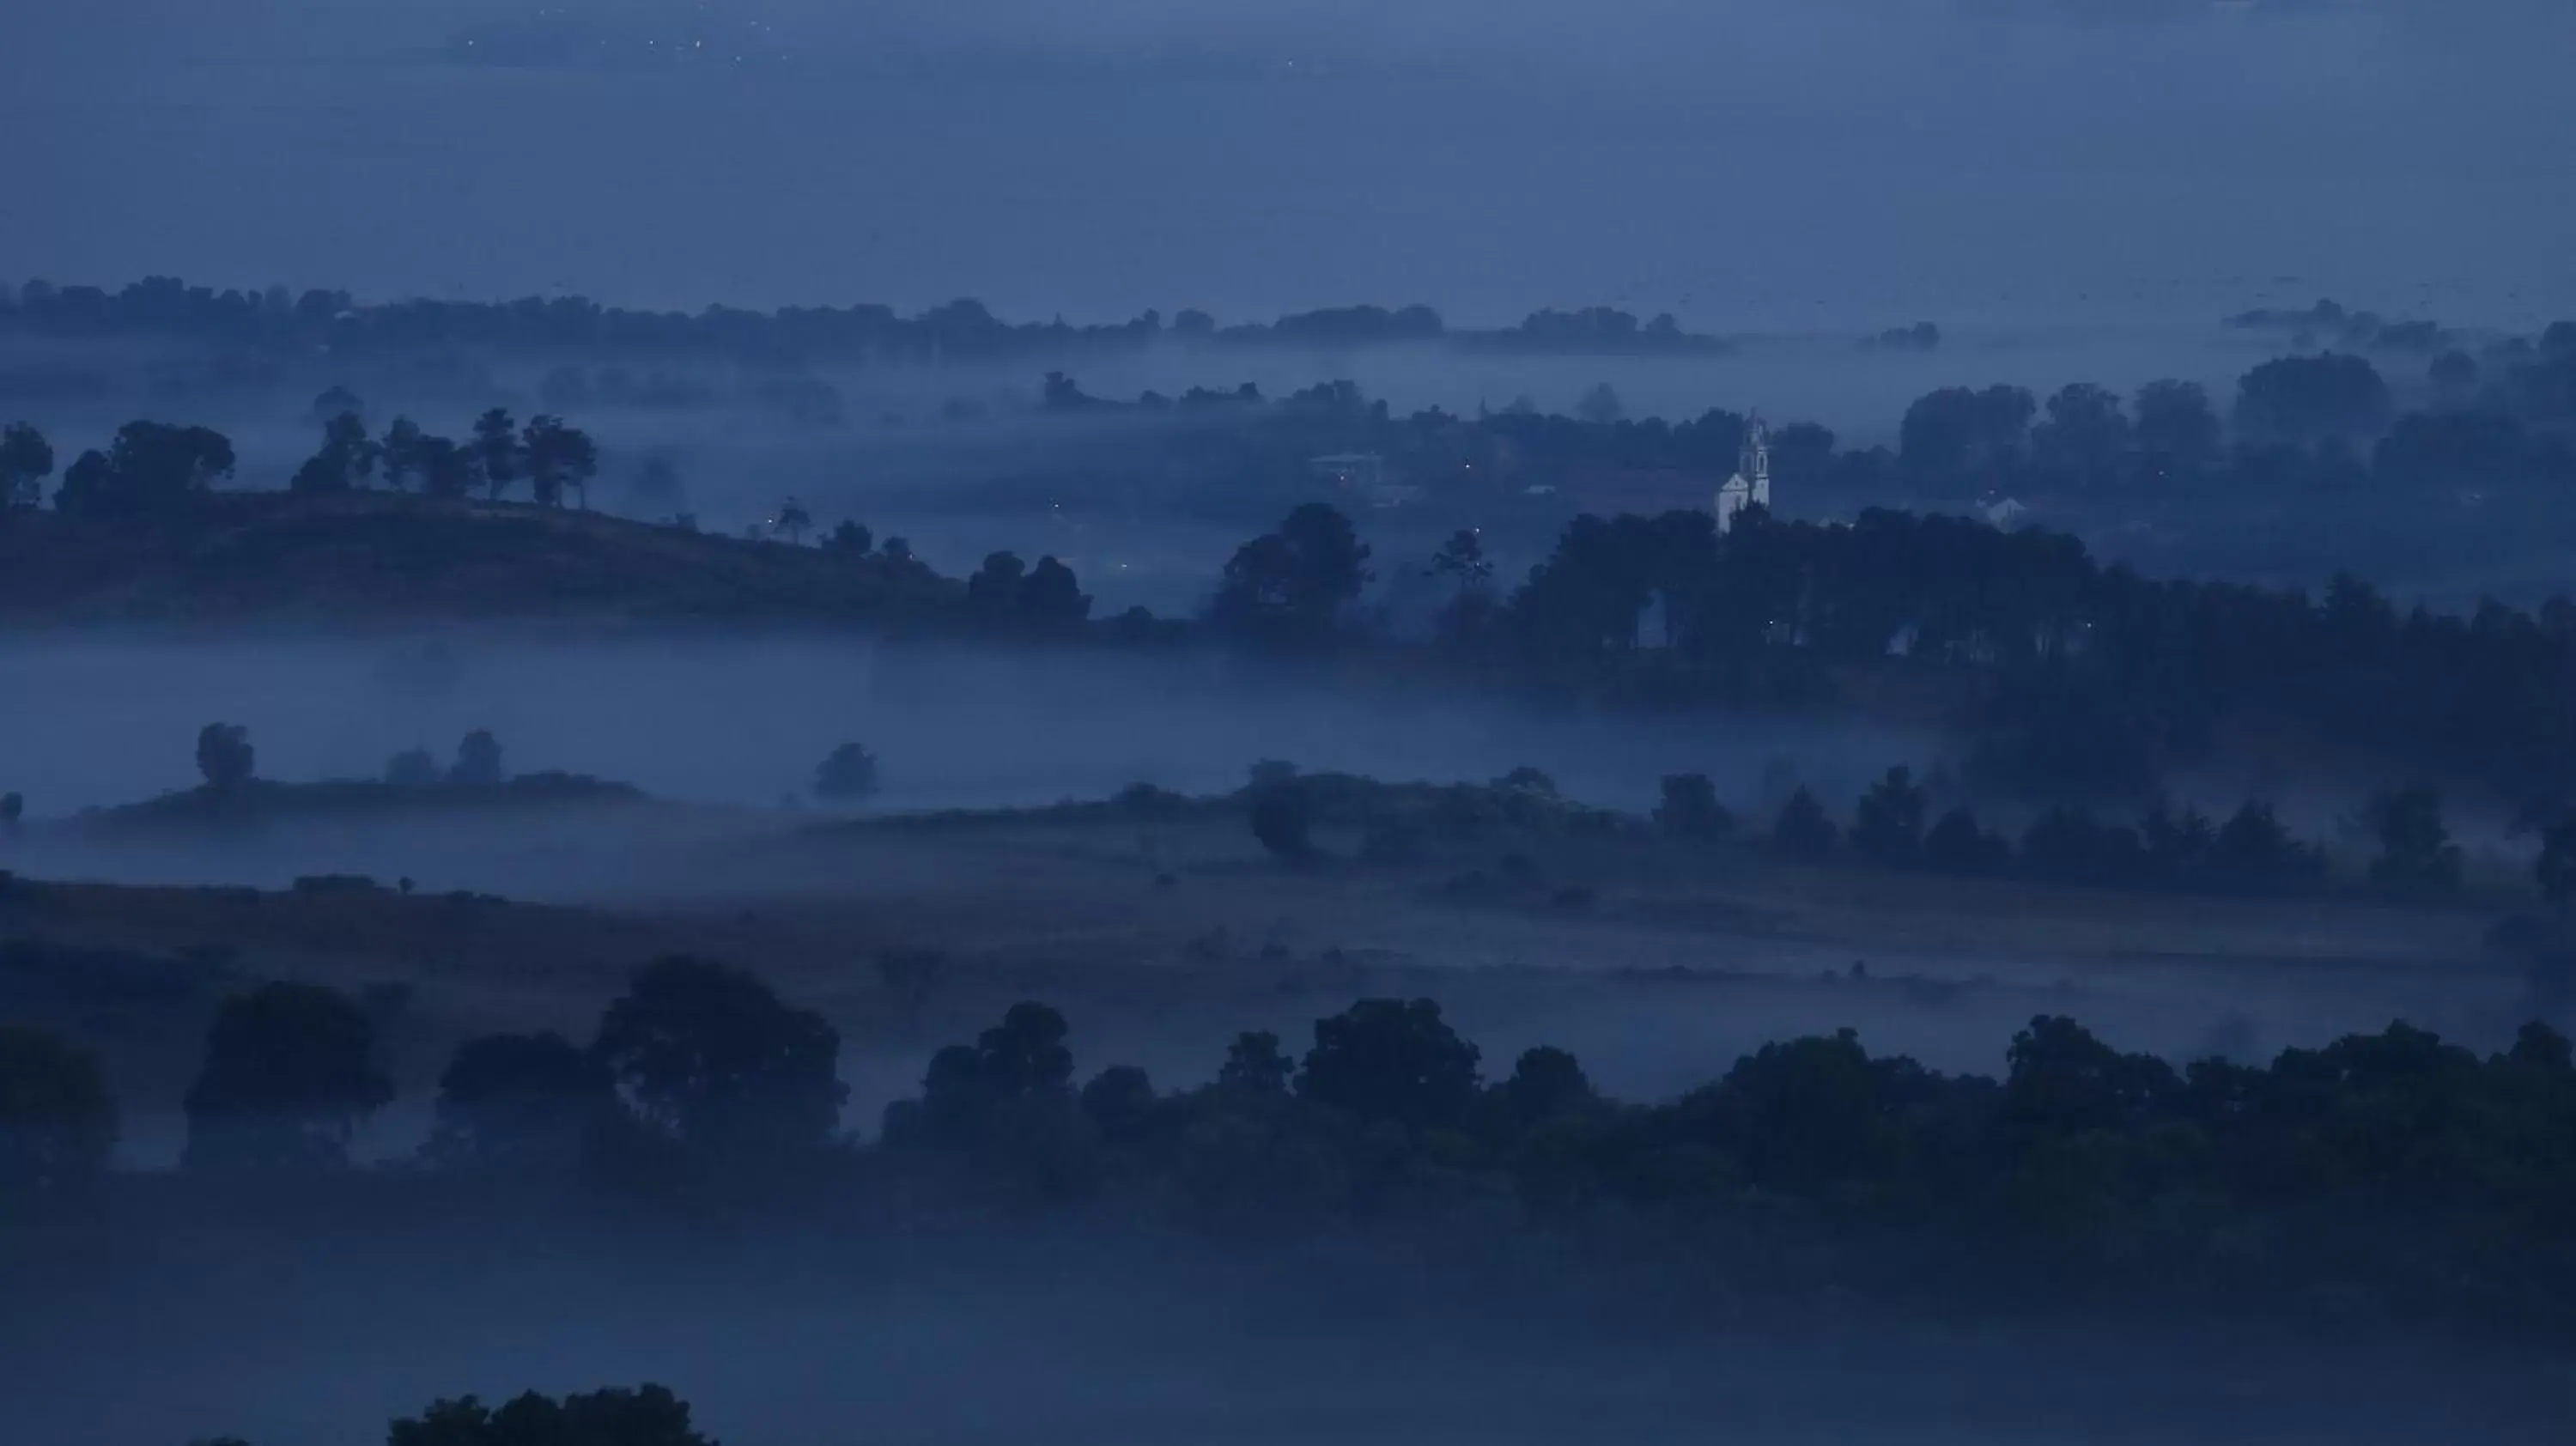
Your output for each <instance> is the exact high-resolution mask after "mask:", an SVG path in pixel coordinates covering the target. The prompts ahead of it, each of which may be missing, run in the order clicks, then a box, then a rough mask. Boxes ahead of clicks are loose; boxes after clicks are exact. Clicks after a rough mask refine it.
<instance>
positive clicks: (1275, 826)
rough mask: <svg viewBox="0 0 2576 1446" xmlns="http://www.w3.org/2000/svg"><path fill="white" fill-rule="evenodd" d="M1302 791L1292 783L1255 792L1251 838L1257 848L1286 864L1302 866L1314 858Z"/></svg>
mask: <svg viewBox="0 0 2576 1446" xmlns="http://www.w3.org/2000/svg"><path fill="white" fill-rule="evenodd" d="M1308 828H1309V823H1308V818H1307V808H1306V791H1305V790H1304V789H1303V788H1300V787H1298V786H1297V785H1296V784H1294V783H1287V784H1281V785H1275V786H1272V787H1268V788H1263V789H1259V790H1257V791H1256V792H1255V794H1254V796H1253V800H1252V836H1253V837H1254V838H1257V839H1259V840H1261V846H1262V847H1263V848H1265V849H1268V850H1270V852H1271V853H1272V854H1273V855H1275V856H1277V857H1278V858H1280V859H1282V860H1285V861H1286V862H1288V863H1292V864H1294V863H1306V862H1309V861H1310V860H1312V859H1313V858H1314V857H1315V844H1314V841H1313V840H1312V839H1311V838H1309V837H1308Z"/></svg>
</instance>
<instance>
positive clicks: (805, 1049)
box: [591, 955, 849, 1159]
mask: <svg viewBox="0 0 2576 1446" xmlns="http://www.w3.org/2000/svg"><path fill="white" fill-rule="evenodd" d="M591 1053H592V1054H593V1056H594V1057H595V1058H597V1060H598V1061H599V1062H600V1064H602V1065H603V1066H605V1067H606V1068H607V1070H608V1072H609V1074H610V1075H611V1076H612V1077H613V1078H614V1079H615V1080H616V1082H617V1085H618V1087H619V1089H620V1090H621V1091H622V1092H623V1093H624V1094H625V1096H626V1098H627V1099H628V1100H629V1101H630V1102H631V1103H632V1104H633V1105H634V1107H635V1109H636V1111H637V1113H638V1114H639V1115H640V1116H641V1117H642V1118H643V1119H644V1120H646V1121H647V1122H649V1123H650V1124H652V1125H653V1126H655V1127H656V1128H658V1129H659V1130H661V1131H662V1132H663V1133H664V1134H666V1135H667V1136H669V1137H670V1138H672V1139H674V1140H676V1141H679V1142H681V1143H683V1144H685V1145H687V1146H689V1147H690V1148H691V1149H693V1150H699V1151H707V1152H712V1153H715V1154H719V1155H722V1156H726V1157H728V1158H744V1159H751V1158H781V1157H786V1156H792V1155H794V1154H797V1153H800V1152H804V1151H811V1150H815V1149H819V1148H821V1147H823V1146H825V1145H827V1144H829V1143H831V1141H832V1139H833V1137H834V1135H835V1133H836V1132H837V1130H838V1129H839V1126H840V1116H841V1102H842V1100H843V1099H844V1098H846V1097H847V1095H848V1093H849V1091H848V1089H847V1088H846V1087H845V1086H843V1085H842V1083H841V1081H840V1078H839V1076H838V1075H837V1074H836V1073H835V1070H836V1067H837V1063H838V1061H839V1058H840V1053H841V1036H840V1034H839V1033H838V1032H837V1031H836V1030H834V1029H833V1028H832V1026H831V1025H830V1024H829V1023H827V1022H826V1021H825V1020H824V1019H823V1017H822V1016H821V1015H819V1014H815V1013H813V1012H811V1011H809V1010H803V1009H796V1008H793V1007H791V1006H789V1005H787V1004H785V1003H782V1002H781V1001H780V1000H779V998H778V996H777V995H775V994H773V993H771V992H770V990H769V987H768V986H767V985H765V984H763V983H761V982H760V981H759V980H758V979H756V978H754V977H753V976H752V975H750V974H748V973H745V972H744V971H742V970H739V969H732V968H727V967H725V966H723V965H720V964H712V963H708V962H706V961H704V960H699V959H692V958H688V957H686V956H681V955H673V956H670V957H667V958H663V959H657V960H655V961H654V962H653V963H651V964H647V965H645V966H644V967H643V968H642V969H641V970H639V971H637V973H636V975H635V978H634V981H633V983H632V984H631V985H629V987H628V989H627V991H626V993H625V994H624V995H622V996H620V997H619V998H618V999H617V1000H616V1002H614V1003H612V1004H610V1005H609V1007H608V1012H607V1014H606V1015H605V1016H603V1017H602V1018H601V1019H600V1022H599V1037H598V1039H597V1040H596V1041H594V1042H593V1044H592V1046H591Z"/></svg>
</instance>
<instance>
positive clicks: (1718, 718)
mask: <svg viewBox="0 0 2576 1446" xmlns="http://www.w3.org/2000/svg"><path fill="white" fill-rule="evenodd" d="M0 695H6V696H10V697H13V698H18V699H23V700H30V701H31V702H35V703H36V704H37V706H28V707H17V708H12V709H9V710H7V711H6V713H5V714H0V757H5V758H7V759H8V760H9V764H10V767H11V768H12V770H13V771H14V774H15V778H14V779H13V781H12V783H11V785H10V786H11V787H13V788H16V789H19V790H20V791H22V792H25V793H26V794H27V796H28V800H29V805H28V806H29V810H30V813H31V815H35V816H43V815H59V814H67V813H71V812H73V811H76V810H78V809H81V808H84V807H93V806H102V805H108V804H114V803H121V802H131V801H134V800H136V799H139V798H144V797H149V796H151V795H152V794H154V793H157V792H161V791H164V790H167V789H173V788H182V787H194V786H195V785H196V783H197V782H198V778H197V773H196V765H195V762H194V757H193V753H192V750H193V748H194V746H195V739H196V734H197V730H198V729H199V728H200V727H202V726H203V725H205V724H206V723H209V722H216V721H222V722H231V723H239V724H242V725H244V726H246V727H248V728H249V730H250V734H251V739H252V742H253V745H254V746H255V747H256V748H258V750H259V767H260V772H261V774H262V775H263V776H265V777H270V778H278V779H287V780H300V779H317V778H352V777H356V778H373V777H377V776H380V775H381V774H382V772H383V770H384V766H385V761H386V760H387V759H388V758H389V757H391V756H392V755H393V754H395V753H397V752H400V751H402V750H403V749H406V748H411V747H415V746H426V747H428V748H430V749H431V750H432V751H433V752H434V753H436V754H438V755H439V756H440V757H441V758H442V759H443V758H445V757H446V756H447V755H449V754H450V753H452V751H453V750H454V747H455V744H456V740H457V739H459V738H461V737H462V736H463V735H464V734H465V733H466V732H468V731H470V730H472V729H475V728H489V729H491V730H492V731H493V732H494V733H495V734H496V735H498V736H499V738H500V739H501V741H502V743H503V745H504V747H505V748H506V749H507V750H508V754H507V759H508V763H509V765H510V766H511V767H512V768H513V769H514V770H517V771H532V770H538V769H559V770H566V771H572V772H579V773H588V774H594V775H597V776H601V777H605V778H610V779H616V780H620V781H624V782H629V783H633V784H636V785H638V786H640V787H642V788H643V789H645V790H646V791H647V792H649V793H651V794H654V795H655V796H657V797H660V798H665V799H670V800H675V801H681V802H696V803H707V804H729V805H744V806H754V807H765V806H768V805H771V804H774V803H776V802H777V801H778V800H779V799H780V798H781V797H782V796H784V795H797V796H801V795H803V794H804V793H805V791H806V789H807V788H808V787H809V786H810V785H811V783H812V781H813V777H814V768H815V765H816V764H818V763H819V762H821V760H822V758H823V756H824V755H825V754H826V753H828V752H830V751H831V750H832V749H833V748H834V747H836V746H838V745H839V744H841V743H845V742H850V741H854V740H855V741H860V742H864V743H865V744H867V745H868V746H869V747H870V748H871V749H873V750H874V751H875V752H876V753H877V754H878V756H879V757H880V759H882V760H883V781H884V792H883V794H882V795H881V796H880V797H879V798H878V799H877V800H876V806H878V807H881V808H884V809H889V810H919V809H935V808H959V807H998V806H1014V805H1030V804H1042V803H1052V802H1056V801H1059V800H1062V799H1067V798H1086V799H1096V798H1104V797H1107V796H1108V795H1110V794H1112V793H1115V792H1116V791H1118V790H1119V789H1120V788H1123V787H1125V786H1126V785H1128V784H1131V783H1139V782H1142V783H1152V784H1155V785H1157V786H1160V787H1163V788H1168V789H1173V790H1175V791H1179V792H1183V793H1191V794H1203V793H1213V792H1228V791H1231V790H1233V789H1235V788H1238V787H1240V786H1241V785H1242V783H1243V781H1244V778H1245V776H1246V771H1247V770H1248V769H1249V767H1250V766H1251V765H1252V764H1253V763H1254V762H1256V761H1258V760H1261V759H1265V758H1276V759H1285V760H1288V761H1291V762H1294V763H1297V764H1298V765H1300V766H1302V767H1305V768H1309V769H1314V770H1348V771H1355V772H1362V773H1367V774H1371V775H1374V776H1377V777H1382V778H1387V779H1429V780H1433V781H1439V782H1452V781H1457V780H1461V779H1470V780H1476V781H1482V780H1485V779H1489V778H1495V777H1499V776H1500V775H1502V774H1503V773H1506V772H1508V771H1510V770H1511V769H1512V768H1514V767H1518V766H1521V765H1529V766H1533V767H1537V768H1539V769H1541V770H1542V771H1545V772H1547V773H1548V774H1549V775H1550V776H1552V777H1553V778H1555V779H1556V780H1557V782H1558V785H1559V787H1560V788H1562V789H1563V790H1565V791H1566V792H1567V793H1568V794H1570V795H1572V796H1574V797H1578V798H1583V799H1587V800H1590V801H1594V802H1598V803H1602V804H1607V805H1616V806H1619V807H1623V808H1629V809H1642V808H1644V807H1646V806H1647V805H1649V804H1650V803H1651V802H1652V801H1653V798H1654V793H1655V789H1656V786H1657V780H1658V779H1659V778H1660V777H1661V776H1662V775H1663V774H1665V773H1671V772H1676V771H1684V770H1687V771H1696V772H1706V773H1709V774H1711V775H1712V776H1713V777H1720V778H1723V779H1725V780H1726V781H1727V784H1728V786H1729V787H1730V789H1741V790H1743V791H1746V792H1750V790H1751V788H1752V786H1753V784H1754V783H1755V782H1756V781H1757V780H1758V779H1759V777H1760V775H1761V772H1762V770H1763V768H1764V767H1765V765H1766V764H1769V763H1771V762H1772V761H1773V760H1775V759H1786V760H1792V761H1796V760H1806V761H1807V763H1808V764H1809V771H1810V772H1822V773H1828V774H1837V775H1841V776H1844V777H1858V776H1860V775H1861V774H1862V773H1863V772H1864V771H1868V772H1875V771H1876V770H1877V769H1878V768H1883V767H1884V766H1885V763H1884V762H1883V761H1880V760H1884V759H1889V758H1893V757H1895V756H1897V755H1900V754H1919V753H1920V752H1922V751H1923V750H1924V748H1925V747H1926V744H1925V742H1924V740H1922V739H1919V738H1917V739H1910V740H1909V739H1907V738H1904V737H1903V736H1901V735H1897V734H1894V733H1891V732H1888V731H1884V730H1876V729H1872V728H1870V727H1867V726H1862V725H1839V726H1835V725H1820V724H1819V723H1817V722H1816V721H1814V720H1808V719H1802V718H1795V717H1766V716H1763V715H1759V714H1753V715H1727V714H1711V715H1700V716H1693V717H1688V718H1665V719H1653V718H1637V717H1618V716H1609V715H1587V714H1583V713H1574V712H1567V711H1565V710H1545V709H1541V708H1537V707H1531V706H1508V705H1497V704H1494V703H1491V702H1476V701H1468V700H1464V699H1459V698H1456V697H1454V696H1453V697H1448V698H1441V697H1436V696H1430V695H1410V694H1407V693H1405V692H1400V691H1397V690H1394V689H1391V688H1360V687H1336V686H1334V685H1332V684H1331V682H1330V681H1329V680H1318V679H1312V678H1300V677H1298V676H1296V675H1294V674H1289V673H1281V672H1278V671H1276V670H1273V669H1270V668H1266V667H1264V666H1262V665H1259V664H1255V663H1250V662H1246V661H1244V660H1241V659H1233V658H1227V657H1223V656H1220V655H1216V654H1204V653H1199V652H1196V651H1189V652H1180V653H1172V654H1161V655H1157V654H1151V653H1148V654H1144V655H1141V656H1140V655H1135V654H1130V653H1119V652H1111V651H1093V650H1062V649H1056V650H1037V651H1031V652H1015V651H1006V650H985V649H975V648H965V647H958V646H951V645H926V644H902V643H893V642H885V641H879V640H874V639H865V638H859V639H831V638H826V637H815V636H810V635H797V634H776V633H770V634H763V633H751V634H743V635H736V636H723V635H710V634H700V633H676V634H647V635H642V636H623V637H620V636H605V637H602V636H593V637H588V638H584V637H583V636H581V635H580V634H579V633H577V632H572V631H570V630H563V631H560V632H559V633H558V634H557V636H555V637H553V638H551V639H549V638H547V637H545V636H544V635H543V634H542V633H540V634H538V635H535V636H531V635H529V634H527V633H526V632H524V631H499V630H494V631H473V630H459V631H455V632H442V633H428V634H400V633H396V634H383V635H376V636H372V637H365V638H360V639H349V638H339V637H315V636H303V637H297V636H293V635H286V636H279V637H272V638H265V639H262V638H256V637H243V636H240V635H237V634H236V635H214V636H191V637H180V638H171V637H167V636H155V635H152V634H134V633H127V634H107V635H100V634H81V633H70V634H65V633H48V634H33V635H25V634H22V635H19V636H16V637H13V638H8V639H5V640H0ZM17 780H23V781H17Z"/></svg>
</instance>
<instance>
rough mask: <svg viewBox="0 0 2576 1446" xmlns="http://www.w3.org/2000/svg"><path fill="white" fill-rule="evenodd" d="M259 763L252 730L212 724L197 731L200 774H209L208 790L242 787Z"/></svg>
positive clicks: (235, 724) (234, 724) (237, 725)
mask: <svg viewBox="0 0 2576 1446" xmlns="http://www.w3.org/2000/svg"><path fill="white" fill-rule="evenodd" d="M257 761H258V755H257V753H256V752H255V751H254V750H253V749H252V748H251V746H250V730H249V729H247V728H244V727H243V726H241V725H240V724H238V723H209V724H207V725H206V726H205V727H203V728H200V729H198V730H197V771H198V772H199V773H201V774H203V775H205V779H206V787H208V788H211V789H215V790H218V791H222V790H227V789H234V788H239V787H241V786H242V785H243V784H245V783H248V782H250V780H251V770H252V768H253V767H254V766H255V765H256V763H257Z"/></svg>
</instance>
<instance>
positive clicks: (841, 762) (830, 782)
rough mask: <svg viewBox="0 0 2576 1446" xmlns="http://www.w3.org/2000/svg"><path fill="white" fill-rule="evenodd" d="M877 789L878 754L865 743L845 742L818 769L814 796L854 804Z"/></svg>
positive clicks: (815, 777) (815, 771)
mask: <svg viewBox="0 0 2576 1446" xmlns="http://www.w3.org/2000/svg"><path fill="white" fill-rule="evenodd" d="M876 791H877V756H876V755H875V754H873V753H870V752H869V751H868V750H867V746H866V745H865V744H861V743H844V744H842V745H841V746H840V747H838V748H835V749H833V750H832V751H831V752H830V753H829V754H828V755H826V756H825V757H824V759H823V761H822V763H820V764H819V765H817V766H816V767H815V769H814V796H815V797H817V798H823V799H829V800H831V801H832V802H835V803H853V802H856V801H858V800H859V799H862V798H869V797H872V796H874V795H875V793H876Z"/></svg>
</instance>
